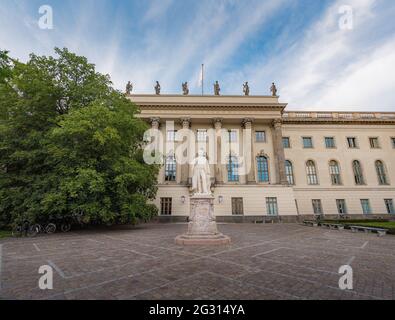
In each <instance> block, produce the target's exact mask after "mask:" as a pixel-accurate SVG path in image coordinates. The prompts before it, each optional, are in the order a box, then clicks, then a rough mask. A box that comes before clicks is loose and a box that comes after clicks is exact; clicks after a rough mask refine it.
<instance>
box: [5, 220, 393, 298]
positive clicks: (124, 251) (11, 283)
mask: <svg viewBox="0 0 395 320" xmlns="http://www.w3.org/2000/svg"><path fill="white" fill-rule="evenodd" d="M186 228H187V226H186V225H185V224H148V225H143V226H139V227H137V228H132V227H130V228H129V227H123V228H117V229H112V230H109V229H105V230H100V231H78V232H70V233H68V234H56V235H52V236H42V237H36V238H20V239H3V240H1V241H0V252H2V256H1V259H0V286H1V287H0V298H1V299H142V300H151V299H171V300H174V299H235V300H247V299H258V300H264V299H271V300H273V299H275V300H277V299H330V300H334V299H336V300H337V299H347V300H348V299H363V300H366V299H390V300H394V299H395V236H386V237H383V238H379V237H377V236H376V235H374V234H364V233H358V234H354V233H351V232H349V231H336V230H326V229H322V228H312V227H305V226H301V225H298V224H273V225H263V224H261V225H259V224H257V225H255V224H221V225H219V229H220V230H221V232H223V233H224V234H227V235H229V236H231V238H232V244H231V245H229V246H225V247H224V246H221V247H181V246H177V245H175V244H174V238H175V237H176V236H177V235H178V234H181V233H183V232H184V231H185V230H186ZM347 264H349V265H351V267H352V268H353V274H354V289H353V290H346V291H344V290H340V289H339V286H338V283H339V278H340V277H341V275H339V274H338V271H339V268H340V266H342V265H347ZM42 265H49V266H51V267H52V268H53V270H54V271H53V272H54V273H53V289H52V290H41V289H39V286H38V281H39V278H40V277H41V276H42V275H40V274H39V273H38V269H39V267H40V266H42Z"/></svg>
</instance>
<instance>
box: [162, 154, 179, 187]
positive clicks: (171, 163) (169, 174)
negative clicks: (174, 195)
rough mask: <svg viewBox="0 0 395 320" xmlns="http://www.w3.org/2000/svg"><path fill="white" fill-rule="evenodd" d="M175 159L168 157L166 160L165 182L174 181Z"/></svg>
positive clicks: (172, 156)
mask: <svg viewBox="0 0 395 320" xmlns="http://www.w3.org/2000/svg"><path fill="white" fill-rule="evenodd" d="M176 169H177V164H176V157H175V156H174V155H170V156H168V157H167V158H166V163H165V181H176Z"/></svg>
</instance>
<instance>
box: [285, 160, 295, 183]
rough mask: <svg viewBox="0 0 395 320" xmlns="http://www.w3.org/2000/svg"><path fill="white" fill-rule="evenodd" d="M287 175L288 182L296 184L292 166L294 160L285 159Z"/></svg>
mask: <svg viewBox="0 0 395 320" xmlns="http://www.w3.org/2000/svg"><path fill="white" fill-rule="evenodd" d="M285 175H286V176H287V181H288V184H290V185H294V184H295V179H294V169H293V166H292V162H291V161H289V160H286V161H285Z"/></svg>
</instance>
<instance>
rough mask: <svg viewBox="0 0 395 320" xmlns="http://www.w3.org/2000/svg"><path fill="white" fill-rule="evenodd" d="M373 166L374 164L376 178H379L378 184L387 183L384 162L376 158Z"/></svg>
mask: <svg viewBox="0 0 395 320" xmlns="http://www.w3.org/2000/svg"><path fill="white" fill-rule="evenodd" d="M375 166H376V172H377V178H378V179H379V184H380V185H387V184H388V180H387V174H386V170H385V166H384V163H383V162H382V161H380V160H377V161H376V163H375Z"/></svg>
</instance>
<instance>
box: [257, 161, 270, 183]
mask: <svg viewBox="0 0 395 320" xmlns="http://www.w3.org/2000/svg"><path fill="white" fill-rule="evenodd" d="M256 164H257V167H258V168H257V172H258V181H259V182H269V161H268V160H267V158H266V157H265V156H259V157H257V158H256Z"/></svg>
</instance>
